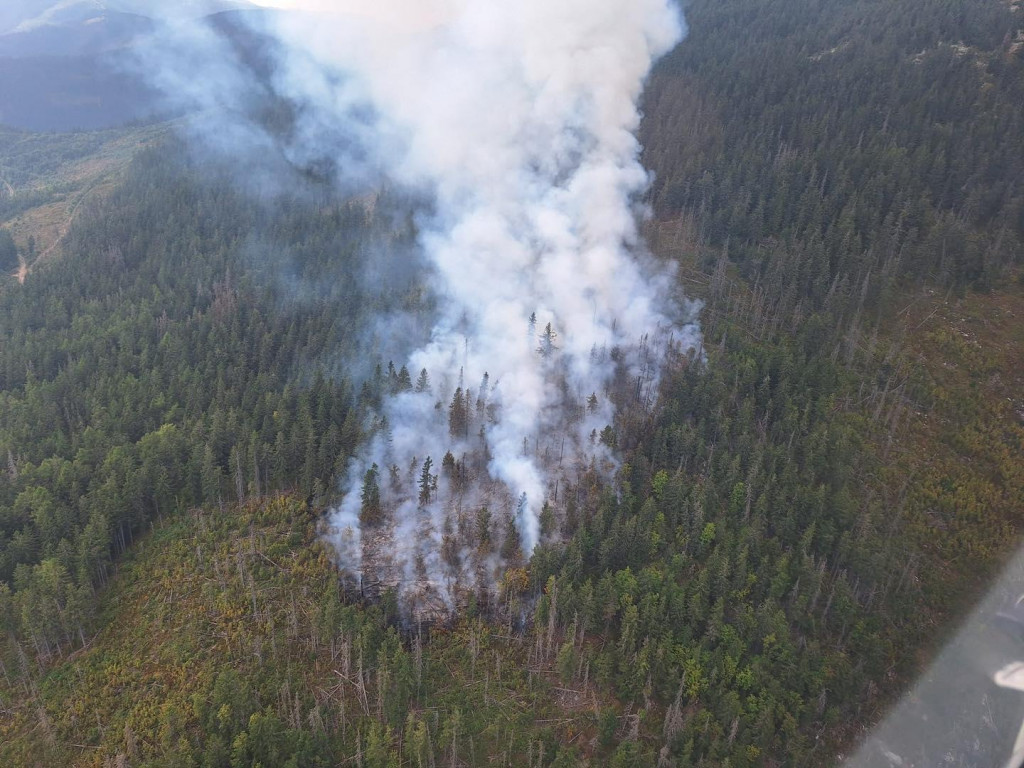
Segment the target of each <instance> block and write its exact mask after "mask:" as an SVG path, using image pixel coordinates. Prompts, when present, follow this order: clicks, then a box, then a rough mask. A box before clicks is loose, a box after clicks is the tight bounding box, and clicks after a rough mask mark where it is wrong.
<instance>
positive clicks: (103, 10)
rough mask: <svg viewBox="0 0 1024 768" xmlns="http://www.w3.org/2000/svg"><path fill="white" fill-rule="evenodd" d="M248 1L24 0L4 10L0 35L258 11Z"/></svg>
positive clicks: (1, 17)
mask: <svg viewBox="0 0 1024 768" xmlns="http://www.w3.org/2000/svg"><path fill="white" fill-rule="evenodd" d="M254 7H256V6H254V5H253V4H252V3H250V2H247V0H180V2H173V3H166V2H159V1H158V0H58V2H54V0H20V2H15V3H13V4H10V5H8V6H7V7H4V8H0V35H8V34H16V33H26V32H32V31H35V30H38V29H40V28H41V27H54V26H57V27H60V26H69V27H74V26H82V25H88V24H90V23H95V22H96V21H97V20H99V19H102V18H104V17H105V16H108V15H114V16H116V15H120V14H129V15H132V16H142V17H145V18H148V19H162V18H180V17H188V16H197V17H198V16H208V15H210V14H214V13H220V12H222V11H232V10H243V9H247V8H254Z"/></svg>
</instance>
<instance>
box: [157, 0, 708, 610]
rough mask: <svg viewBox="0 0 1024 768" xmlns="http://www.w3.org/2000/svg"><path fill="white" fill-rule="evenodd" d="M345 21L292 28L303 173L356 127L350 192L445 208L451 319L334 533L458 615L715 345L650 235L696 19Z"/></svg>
mask: <svg viewBox="0 0 1024 768" xmlns="http://www.w3.org/2000/svg"><path fill="white" fill-rule="evenodd" d="M330 7H331V10H333V11H338V10H339V8H340V9H341V12H335V13H329V14H327V15H320V16H317V17H316V18H315V19H311V18H310V17H297V16H288V17H284V19H283V20H282V21H281V22H280V25H279V28H278V29H276V30H275V33H276V34H277V35H278V36H279V37H280V38H281V39H282V40H283V41H284V42H285V47H284V50H285V51H302V53H301V54H298V53H296V54H294V55H293V54H285V55H283V56H279V61H278V66H277V68H276V70H275V72H274V74H273V79H274V89H275V90H276V91H277V92H279V93H283V94H286V95H287V96H288V97H289V98H291V99H293V100H294V101H295V102H297V103H301V104H302V105H304V106H303V109H301V110H300V111H299V112H298V115H297V122H296V123H295V126H294V131H293V135H292V138H291V149H290V152H291V153H292V154H293V155H295V154H303V153H307V154H309V155H310V156H314V155H316V154H317V152H323V151H324V150H323V148H322V146H319V145H318V142H320V139H321V138H322V137H324V136H330V135H333V134H337V133H338V132H339V130H340V129H339V128H338V127H337V126H339V125H344V124H352V127H351V129H345V130H341V133H343V134H345V141H343V142H341V144H343V145H344V149H341V150H339V152H341V153H343V154H345V157H341V158H338V159H337V164H338V167H339V168H340V170H341V173H342V174H343V175H344V174H345V173H346V172H347V171H350V172H352V173H360V174H363V173H365V172H366V169H367V168H368V167H370V168H372V169H373V172H374V173H380V174H381V175H383V176H384V177H386V178H387V179H389V180H390V183H391V184H395V185H398V186H399V187H402V188H408V189H411V190H415V191H416V193H417V194H419V195H421V196H424V195H425V196H427V197H428V198H429V199H430V200H431V212H430V214H429V215H423V216H421V217H420V219H419V221H418V230H419V242H420V246H421V249H422V251H423V254H424V256H425V260H426V262H427V264H428V265H429V268H430V269H429V275H427V276H425V280H427V281H428V284H429V287H430V289H431V290H432V292H433V294H434V295H435V296H436V297H437V300H438V308H439V309H438V315H437V317H436V319H435V322H434V326H433V328H432V331H431V333H430V341H429V343H428V344H426V345H425V346H423V347H422V348H420V349H418V350H416V351H415V352H414V353H413V354H412V355H411V356H410V358H409V359H408V360H407V361H404V365H403V364H402V361H397V360H396V362H395V365H396V369H394V370H392V371H391V372H390V374H388V386H389V388H390V395H389V396H388V397H387V398H386V399H385V402H384V404H383V406H382V410H381V413H379V414H378V415H377V419H376V426H375V430H374V436H373V438H372V439H371V440H370V441H369V442H368V444H367V445H366V446H365V447H364V449H363V450H362V452H361V453H360V454H359V456H358V457H357V458H356V460H355V461H354V462H353V465H352V468H351V471H350V476H349V478H348V484H347V486H346V491H347V492H346V495H345V497H344V500H343V502H342V503H341V505H340V507H339V508H338V509H337V510H335V511H334V512H333V513H332V518H331V522H332V524H333V532H332V536H333V538H334V540H335V543H336V545H337V547H338V550H339V553H340V557H341V560H342V564H343V566H345V567H347V568H349V569H350V570H351V571H353V572H355V573H360V574H364V575H365V576H366V577H367V578H368V579H370V580H373V581H374V582H377V583H383V584H385V585H400V586H401V587H402V588H401V590H400V591H401V592H402V593H403V595H404V596H405V598H406V600H407V602H408V603H410V604H413V605H416V606H422V605H424V604H436V605H441V604H445V603H447V604H449V605H450V604H451V603H452V601H453V600H458V599H459V597H460V595H464V594H466V593H468V592H469V591H471V590H473V589H477V588H487V587H489V586H491V585H492V584H493V583H494V582H495V580H496V578H497V577H498V575H499V574H500V573H501V571H502V570H503V569H504V568H505V567H507V566H508V565H509V564H511V563H513V562H515V561H517V560H518V558H519V557H521V556H522V555H520V553H524V554H525V556H527V557H528V556H529V554H530V553H531V552H532V551H533V549H534V547H535V546H536V545H537V544H538V543H539V542H540V541H541V538H542V533H543V532H542V527H547V528H551V527H552V526H551V523H550V520H551V519H552V518H554V519H555V520H556V521H557V519H558V518H560V517H561V516H562V515H564V514H566V504H565V498H564V497H565V496H567V495H568V491H567V490H565V489H566V487H567V486H570V485H571V484H572V483H574V482H575V483H577V485H578V484H579V478H580V477H581V476H582V475H583V474H585V472H586V471H587V470H588V469H593V470H596V472H597V474H605V475H607V474H609V473H610V471H611V470H613V469H614V458H613V442H614V441H613V439H611V434H610V431H608V432H604V439H603V440H602V439H600V436H601V434H602V432H603V431H604V430H605V428H606V427H608V426H609V425H611V424H613V422H614V420H615V412H614V411H615V405H614V403H615V402H616V401H618V402H619V403H620V404H622V402H623V401H624V400H627V399H628V398H627V397H625V396H624V394H623V393H624V392H625V391H627V390H630V393H629V397H631V398H632V400H633V401H634V402H635V401H636V400H638V399H642V400H644V401H645V402H649V401H650V400H651V399H652V397H653V393H654V388H655V386H656V383H657V378H658V371H659V369H660V366H661V365H662V362H663V360H664V358H665V355H666V353H668V352H669V351H670V350H669V347H672V348H674V349H678V350H683V351H685V350H687V349H689V348H692V347H696V346H697V345H698V341H699V339H698V336H699V331H698V329H697V327H696V325H695V324H693V318H694V317H695V309H696V308H695V307H694V306H691V305H689V304H687V303H686V302H685V301H681V300H678V298H673V297H674V296H675V294H676V289H675V287H674V285H673V280H672V277H671V275H670V274H668V273H667V272H666V271H665V270H664V269H657V268H655V267H653V265H652V264H651V263H649V262H650V260H649V259H648V258H646V256H645V253H644V251H643V248H642V244H641V243H640V242H639V240H638V233H637V220H638V210H637V206H636V201H637V198H638V196H639V194H640V193H642V192H643V190H644V189H645V187H646V185H647V183H648V181H649V180H648V177H647V174H646V172H645V171H644V169H643V168H642V166H641V165H640V163H639V160H638V156H639V149H640V148H639V146H638V143H637V139H636V137H635V134H636V130H637V128H638V125H639V120H640V116H639V112H638V100H639V98H640V95H641V91H642V87H643V84H644V80H645V78H646V76H647V74H648V72H649V70H650V68H651V66H652V64H653V62H654V61H655V60H656V59H657V58H658V57H659V56H660V55H662V54H664V53H666V52H667V51H668V50H669V49H670V48H671V47H672V46H673V45H674V44H676V43H677V42H678V41H679V40H680V39H681V37H682V34H683V32H684V28H683V22H682V19H681V17H680V15H679V11H678V8H677V6H676V4H675V3H674V2H673V1H672V0H558V1H557V2H555V1H552V0H517V2H491V1H489V0H452V1H451V2H434V3H423V2H415V3H414V2H411V1H406V2H397V1H396V0H385V1H384V2H382V0H375V1H371V0H367V1H366V2H351V1H349V2H344V3H341V4H330ZM339 73H343V74H342V75H341V76H339ZM175 79H176V81H177V82H178V83H180V84H181V86H180V87H183V88H186V89H193V88H196V85H195V82H194V80H193V79H191V78H189V77H188V75H187V74H186V75H185V76H183V77H182V76H179V77H177V78H175ZM217 79H219V80H223V81H224V82H225V83H226V85H224V86H218V87H219V88H220V89H221V90H226V91H230V89H231V87H232V86H231V83H232V78H230V77H221V78H217ZM200 91H201V97H200V98H199V99H197V101H199V102H200V103H202V104H208V103H209V102H210V101H218V100H227V101H228V103H232V100H231V97H230V93H229V94H228V95H227V98H225V96H224V94H216V95H215V96H214V98H212V99H211V98H210V97H209V94H210V92H211V90H210V88H208V87H207V85H206V84H205V83H204V84H203V85H202V86H201V87H200ZM367 108H369V111H370V112H372V115H373V117H372V119H368V120H365V121H363V122H361V123H358V124H353V121H352V117H353V115H366V114H368V112H367ZM231 135H232V136H233V137H234V140H235V141H239V140H242V139H244V138H247V137H252V136H255V137H256V138H255V140H256V141H259V140H262V138H261V137H260V135H259V134H258V132H247V131H245V130H239V129H238V127H237V126H235V127H234V129H233V131H232V132H231ZM353 145H358V147H359V151H358V152H353V151H352V146H353ZM421 372H425V375H423V377H422V378H421ZM615 393H618V396H615ZM560 488H561V489H562V494H561V496H560V495H559V489H560ZM545 516H546V517H547V523H546V526H545V525H542V518H545ZM360 518H362V524H361V523H360ZM553 527H554V528H555V529H557V524H555V525H554V526H553ZM549 533H550V532H549Z"/></svg>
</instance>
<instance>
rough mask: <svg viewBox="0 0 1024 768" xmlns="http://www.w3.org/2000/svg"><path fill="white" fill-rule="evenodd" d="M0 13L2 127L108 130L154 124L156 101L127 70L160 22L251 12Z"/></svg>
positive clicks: (20, 7)
mask: <svg viewBox="0 0 1024 768" xmlns="http://www.w3.org/2000/svg"><path fill="white" fill-rule="evenodd" d="M8 3H9V0H7V1H6V2H4V3H3V4H2V5H0V124H3V125H9V126H11V127H15V128H23V129H27V130H34V131H71V130H79V129H83V130H92V129H100V128H110V127H115V126H118V125H123V124H125V123H127V122H131V121H135V120H143V119H147V118H150V117H152V116H153V115H154V114H155V113H156V112H157V111H158V109H159V107H158V103H159V99H158V97H157V95H156V94H155V93H154V92H153V90H152V89H151V88H150V87H149V86H148V85H147V83H145V82H144V80H143V79H142V78H141V77H140V76H139V75H138V74H137V73H135V67H134V66H132V65H131V64H130V63H129V62H130V59H131V50H132V47H133V46H141V45H145V39H146V38H147V37H148V36H150V35H152V34H154V33H155V32H156V31H157V29H158V28H159V24H160V21H161V20H170V19H182V18H190V17H194V18H202V17H208V16H213V15H217V14H222V13H229V12H237V11H252V10H255V9H257V8H258V6H256V5H253V4H252V3H249V2H247V0H175V2H174V3H166V2H159V1H158V0H58V2H54V0H18V1H17V2H15V3H11V4H8Z"/></svg>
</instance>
